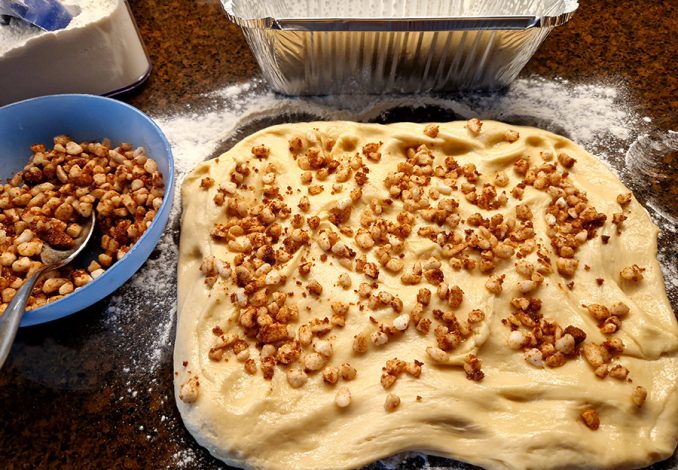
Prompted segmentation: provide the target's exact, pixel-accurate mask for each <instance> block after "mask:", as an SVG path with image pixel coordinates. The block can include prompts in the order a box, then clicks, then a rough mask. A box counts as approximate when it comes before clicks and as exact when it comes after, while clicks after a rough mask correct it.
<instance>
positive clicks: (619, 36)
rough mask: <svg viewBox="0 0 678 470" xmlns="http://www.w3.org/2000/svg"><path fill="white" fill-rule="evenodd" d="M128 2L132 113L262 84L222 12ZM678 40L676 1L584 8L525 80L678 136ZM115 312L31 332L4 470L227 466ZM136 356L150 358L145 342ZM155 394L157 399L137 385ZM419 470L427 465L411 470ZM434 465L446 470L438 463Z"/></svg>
mask: <svg viewBox="0 0 678 470" xmlns="http://www.w3.org/2000/svg"><path fill="white" fill-rule="evenodd" d="M129 3H130V7H131V9H132V12H133V14H134V16H135V18H136V21H137V23H138V26H139V29H140V31H141V34H142V36H143V39H144V41H145V44H146V47H147V49H148V52H149V55H150V57H151V60H152V62H153V67H154V68H153V72H152V74H151V76H150V78H149V79H148V81H147V82H146V83H145V84H144V85H143V86H142V87H141V88H140V89H138V90H136V91H134V92H132V93H130V94H127V95H126V96H123V97H122V99H123V100H125V101H127V102H129V103H131V104H132V105H134V106H137V107H138V108H140V109H141V110H143V111H146V112H149V113H159V112H167V111H172V110H180V109H183V107H184V106H186V105H187V104H192V105H194V106H195V107H198V109H199V105H200V103H201V102H202V101H203V100H204V98H203V97H201V96H200V95H201V94H202V93H205V92H208V91H211V90H214V89H216V88H221V87H224V86H227V85H229V84H233V83H237V82H240V81H245V80H249V79H251V78H253V77H257V76H259V69H258V66H257V64H256V62H255V60H254V58H253V57H252V54H251V53H250V50H249V48H248V47H247V44H246V43H245V41H244V39H243V36H242V34H241V33H240V31H239V29H238V28H237V27H236V26H235V25H233V24H231V23H229V22H228V21H227V20H226V18H225V16H224V15H223V13H222V11H221V6H220V4H219V3H217V2H216V1H214V0H196V1H188V0H184V1H180V0H172V1H162V2H160V1H156V0H129ZM677 37H678V2H675V1H664V2H661V1H633V0H625V1H583V2H582V5H581V6H580V7H579V10H578V11H577V12H576V14H575V16H574V18H573V19H572V20H571V21H570V22H569V23H568V24H566V25H565V26H564V27H561V28H558V29H556V30H555V31H554V32H553V33H552V34H551V36H550V37H548V38H547V40H546V42H545V43H544V44H543V45H542V47H541V48H540V49H539V51H538V52H537V53H536V55H535V56H534V58H533V59H532V60H531V61H530V63H529V64H528V65H527V67H526V68H525V69H524V70H523V72H522V74H521V76H529V75H532V74H538V75H541V76H544V77H547V78H554V77H561V78H564V79H567V80H570V81H571V82H572V83H580V82H582V83H598V82H608V83H614V84H622V85H624V87H625V88H626V89H627V90H628V91H629V93H631V95H632V96H631V99H630V100H629V102H630V103H632V106H634V108H633V109H632V110H633V111H635V112H636V113H637V114H638V115H641V116H649V117H650V118H652V125H653V126H655V127H656V128H658V129H659V130H667V129H673V130H676V129H678V65H677V64H678V61H677V60H676V58H677V56H676V54H677V52H676V51H678V39H677ZM676 157H677V156H676V155H675V154H669V155H667V156H666V158H665V160H664V163H665V169H666V171H667V172H670V173H671V175H672V178H673V179H672V184H670V185H669V186H668V188H667V191H668V198H669V200H670V201H672V202H670V204H672V205H673V206H672V208H671V209H673V210H672V212H673V213H674V214H675V213H676V212H675V209H676V199H678V184H676V181H677V180H676V178H675V175H676V170H677V167H678V158H676ZM170 230H171V228H170ZM168 295H173V293H172V292H170V293H168ZM109 301H110V299H108V300H104V301H102V302H100V303H99V304H97V305H95V306H94V307H91V308H89V309H87V310H85V311H83V312H81V313H78V314H76V315H73V316H71V317H68V318H66V319H63V320H60V321H56V322H53V323H50V324H48V325H44V326H38V327H33V328H29V329H23V330H21V331H20V332H19V335H18V337H17V341H16V345H15V348H14V350H13V353H12V355H11V356H10V358H9V359H8V361H7V363H6V365H5V367H4V368H3V369H2V370H1V371H0V467H2V468H5V469H11V468H66V467H77V468H130V469H134V468H174V467H183V468H205V467H207V468H215V467H218V466H219V464H218V463H217V462H216V461H215V460H213V459H211V457H210V456H209V455H208V454H207V452H205V451H204V450H202V449H201V448H200V447H199V446H197V444H195V442H194V441H193V439H192V438H191V437H190V435H188V433H187V432H186V431H185V430H184V428H183V426H182V425H181V423H180V419H179V418H178V412H177V411H176V408H175V405H174V397H173V392H172V364H171V355H170V354H165V356H164V359H163V361H162V363H161V364H160V365H159V367H157V368H155V369H154V370H152V371H151V373H149V375H148V376H144V375H143V374H144V371H131V372H130V371H129V370H127V369H125V370H122V369H123V367H122V366H121V364H128V363H129V360H128V359H129V357H125V355H126V354H129V348H127V349H125V348H120V347H119V337H118V336H117V335H120V334H124V335H126V341H128V342H129V341H132V342H134V341H135V339H134V338H135V336H134V335H135V331H142V330H143V329H144V328H152V327H153V325H154V321H155V320H154V318H155V317H154V315H157V312H154V311H153V309H152V308H149V309H146V310H147V311H144V312H143V314H142V315H139V316H137V317H131V318H130V317H124V316H122V315H121V318H120V319H119V322H118V323H119V324H116V325H115V328H111V324H110V322H106V319H105V318H104V316H105V315H104V310H105V307H106V306H107V305H108V302H109ZM121 332H122V333H121ZM170 343H171V341H170ZM136 347H138V348H140V349H142V348H145V347H149V345H148V344H144V337H143V335H139V341H138V344H137V345H136ZM170 347H171V346H170ZM130 374H136V375H134V376H133V377H130ZM144 381H147V382H148V384H149V387H148V388H147V389H146V388H142V387H140V386H139V384H140V383H141V384H143V383H144ZM130 384H134V387H135V390H134V391H131V388H130V387H131V385H130ZM676 419H678V417H677V418H676ZM419 463H421V462H420V461H419V460H417V459H416V458H415V459H413V460H411V461H409V462H408V463H407V466H408V467H409V466H415V465H417V464H419ZM430 463H431V464H432V465H435V464H436V463H438V464H439V463H440V461H439V460H438V459H435V458H432V459H431V460H430ZM653 468H655V469H662V470H666V469H669V468H672V469H673V468H678V463H677V460H676V457H675V456H674V458H673V459H671V460H670V461H668V462H664V463H660V464H657V465H656V466H654V467H653Z"/></svg>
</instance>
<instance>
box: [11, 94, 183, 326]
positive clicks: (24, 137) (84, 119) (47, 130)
mask: <svg viewBox="0 0 678 470" xmlns="http://www.w3.org/2000/svg"><path fill="white" fill-rule="evenodd" d="M60 134H66V135H69V136H70V137H72V138H73V139H74V140H75V141H78V142H80V141H87V140H90V141H101V140H102V139H104V138H105V137H108V138H109V139H111V142H112V143H113V145H119V144H120V143H122V142H128V143H130V144H132V145H133V146H134V147H139V146H141V147H144V148H145V149H146V153H147V154H148V155H149V156H150V157H151V158H153V159H154V160H155V161H156V162H158V170H159V171H160V172H161V173H162V176H163V179H164V181H165V197H164V200H163V202H162V205H161V206H160V210H158V213H157V214H156V216H155V219H154V220H153V223H152V224H151V226H150V227H149V228H148V229H147V230H146V232H145V233H144V235H143V236H142V237H141V238H140V239H139V240H138V241H137V243H135V244H134V245H133V246H132V249H131V250H130V251H129V252H128V253H127V254H126V255H125V256H124V258H122V259H121V260H120V261H117V262H116V263H114V264H113V265H112V266H111V267H110V268H108V269H107V270H106V271H105V272H104V274H102V275H101V276H99V277H98V278H97V279H95V280H94V281H92V282H90V283H89V284H87V285H85V286H83V287H81V288H80V289H77V290H76V291H75V292H73V293H72V294H69V295H67V296H66V297H64V298H63V299H60V300H57V301H56V302H52V303H50V304H47V305H45V306H43V307H40V308H37V309H35V310H31V311H28V312H26V314H25V315H24V317H23V319H22V321H21V326H30V325H37V324H39V323H45V322H48V321H52V320H56V319H57V318H61V317H65V316H67V315H71V314H73V313H75V312H78V311H79V310H82V309H83V308H85V307H88V306H89V305H92V304H93V303H94V302H97V301H99V300H101V299H103V298H104V297H106V296H107V295H109V294H111V293H112V292H113V291H114V290H116V289H117V288H118V287H120V286H121V285H122V284H123V283H125V281H127V280H128V279H129V278H130V277H132V275H133V274H134V273H135V272H136V271H137V270H138V269H139V268H140V267H141V265H143V264H144V262H145V261H146V259H147V258H148V257H149V255H150V254H151V252H152V251H153V249H154V248H155V245H156V244H157V243H158V240H159V239H160V236H161V235H162V232H163V230H164V229H165V225H167V220H168V218H169V215H170V208H171V205H172V196H173V191H174V162H173V160H172V151H171V149H170V145H169V142H168V141H167V138H165V136H164V134H163V133H162V131H161V130H160V128H159V127H158V126H157V125H156V124H155V123H154V122H153V121H152V120H151V119H150V118H149V117H148V116H146V115H145V114H144V113H142V112H141V111H139V110H137V109H136V108H133V107H132V106H129V105H127V104H125V103H122V102H120V101H116V100H113V99H110V98H104V97H101V96H94V95H51V96H43V97H40V98H33V99H29V100H26V101H20V102H18V103H13V104H10V105H7V106H4V107H2V108H0V178H1V179H3V181H5V180H6V179H7V178H9V177H11V176H12V175H14V174H15V173H16V172H17V171H19V170H21V169H23V167H24V166H25V165H26V163H28V159H29V157H30V156H31V155H32V152H31V145H33V144H44V145H45V146H47V148H51V147H52V146H53V145H54V141H53V138H54V136H57V135H60Z"/></svg>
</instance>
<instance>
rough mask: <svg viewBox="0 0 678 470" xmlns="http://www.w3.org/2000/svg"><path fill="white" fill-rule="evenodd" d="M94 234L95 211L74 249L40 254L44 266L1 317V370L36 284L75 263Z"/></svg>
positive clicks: (52, 250) (28, 280)
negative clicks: (47, 275)
mask: <svg viewBox="0 0 678 470" xmlns="http://www.w3.org/2000/svg"><path fill="white" fill-rule="evenodd" d="M92 232H94V211H92V216H91V217H90V219H89V220H88V221H87V222H86V223H85V224H84V225H83V227H82V231H81V232H80V235H79V236H78V237H77V238H76V239H75V240H73V241H74V242H75V243H74V245H73V248H71V249H70V250H65V251H62V250H55V249H53V248H51V247H49V246H48V245H45V246H44V247H43V249H42V252H41V253H40V260H41V261H42V263H43V264H44V266H43V267H41V268H40V269H38V270H37V271H35V272H34V273H33V274H32V275H31V276H30V277H29V278H28V279H26V281H25V282H24V283H23V285H22V286H21V287H20V288H19V290H18V291H17V292H16V294H15V295H14V298H13V299H12V301H11V302H10V303H9V305H8V306H7V308H6V309H5V312H4V313H3V314H2V316H0V368H2V365H3V364H4V363H5V359H7V356H8V355H9V351H10V350H11V349H12V343H14V337H15V336H16V332H17V330H18V329H19V323H21V318H22V317H23V316H24V313H25V312H26V302H28V298H29V297H30V295H31V292H32V291H33V286H35V283H36V282H38V279H40V277H41V276H42V275H43V274H46V273H48V272H50V271H53V270H55V269H58V268H61V267H62V266H65V265H67V264H68V263H70V262H71V261H73V260H74V259H75V257H76V256H78V254H79V253H80V252H81V251H82V249H83V248H85V246H86V245H87V242H88V241H89V239H90V238H91V236H92Z"/></svg>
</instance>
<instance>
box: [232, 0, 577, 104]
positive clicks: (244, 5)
mask: <svg viewBox="0 0 678 470" xmlns="http://www.w3.org/2000/svg"><path fill="white" fill-rule="evenodd" d="M222 5H223V7H224V11H225V12H226V16H227V17H228V18H229V19H230V20H231V21H233V22H234V23H236V24H237V25H239V26H240V27H241V28H242V30H243V32H244V34H245V37H246V39H247V42H248V43H249V45H250V47H251V48H252V51H253V52H254V55H255V57H256V59H257V61H258V62H259V66H260V67H261V70H262V73H263V75H264V77H265V78H266V80H267V81H268V82H269V83H270V85H271V87H272V88H273V89H275V90H276V91H279V92H281V93H285V94H290V95H312V94H332V93H356V92H358V93H392V92H398V93H412V92H422V91H437V90H440V91H452V90H464V89H496V88H502V87H505V86H506V85H508V84H509V83H511V81H512V80H513V79H514V78H515V77H516V76H517V75H518V73H519V72H520V70H522V68H523V67H524V66H525V64H526V63H527V61H528V60H529V59H530V57H532V55H533V54H534V52H535V51H536V50H537V48H538V47H539V45H540V44H541V43H542V41H543V40H544V39H545V38H546V36H547V35H548V34H549V33H550V32H551V30H552V29H553V28H554V27H556V26H559V25H562V24H564V23H565V22H567V21H568V20H569V19H570V18H571V17H572V15H573V14H574V11H575V10H576V9H577V7H578V2H577V1H576V0H505V1H503V0H476V1H473V0H418V1H411V0H318V1H314V0H305V1H304V0H296V1H294V0H222Z"/></svg>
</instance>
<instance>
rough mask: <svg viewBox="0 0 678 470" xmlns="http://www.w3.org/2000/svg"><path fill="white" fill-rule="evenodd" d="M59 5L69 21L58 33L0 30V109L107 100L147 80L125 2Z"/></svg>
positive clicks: (16, 27) (86, 0)
mask: <svg viewBox="0 0 678 470" xmlns="http://www.w3.org/2000/svg"><path fill="white" fill-rule="evenodd" d="M64 4H65V5H66V7H67V8H69V10H72V11H73V13H74V18H73V20H72V21H71V23H70V24H69V26H68V27H67V28H65V29H63V30H59V31H55V32H46V31H42V30H39V29H37V28H35V27H30V26H28V25H26V24H24V23H19V22H18V21H14V20H12V22H11V23H10V24H9V25H0V106H2V105H5V104H8V103H12V102H15V101H19V100H22V99H26V98H32V97H36V96H42V95H48V94H55V93H90V94H96V95H113V94H116V93H120V92H123V91H126V90H129V89H131V88H134V87H135V86H137V85H139V84H140V83H142V82H143V81H144V80H145V79H146V78H147V77H148V75H149V74H150V72H151V63H150V61H149V59H148V56H147V54H146V51H145V49H144V46H143V42H142V40H141V37H140V36H139V32H138V30H137V27H136V24H135V22H134V19H133V17H132V14H131V12H130V10H129V7H128V5H127V2H126V0H80V1H78V2H77V3H76V2H73V3H72V4H71V3H70V2H69V0H66V1H64Z"/></svg>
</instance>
